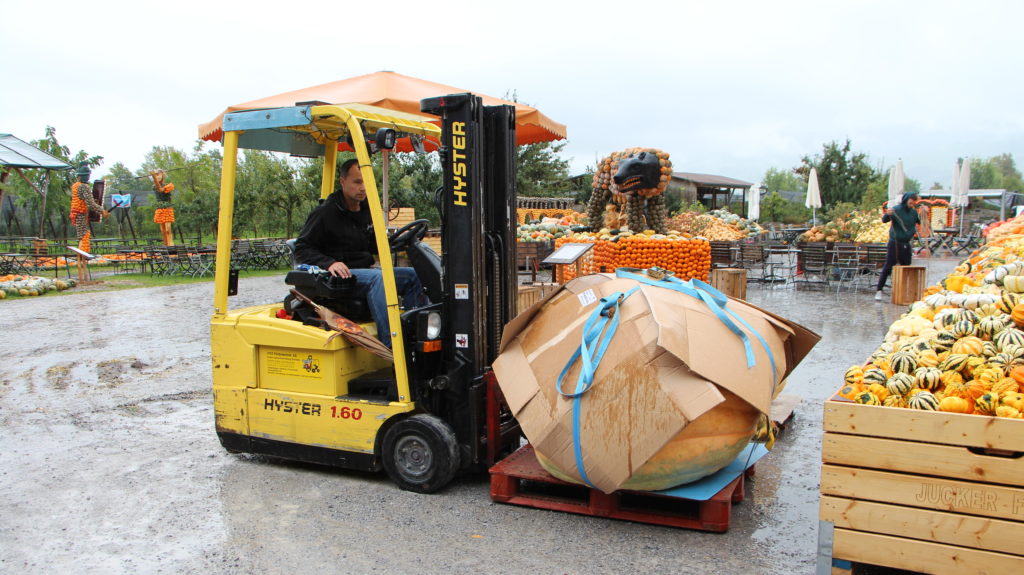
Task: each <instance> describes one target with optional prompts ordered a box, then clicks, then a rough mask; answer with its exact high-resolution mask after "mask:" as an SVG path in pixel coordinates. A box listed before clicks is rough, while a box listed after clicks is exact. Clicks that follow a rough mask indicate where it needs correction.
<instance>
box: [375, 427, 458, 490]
mask: <svg viewBox="0 0 1024 575" xmlns="http://www.w3.org/2000/svg"><path fill="white" fill-rule="evenodd" d="M383 460H384V469H385V470H386V471H387V473H388V477H390V478H391V480H392V481H394V482H395V484H396V485H398V487H400V488H402V489H405V490H406V491H415V492H416V493H433V492H435V491H437V490H438V489H441V488H442V487H444V486H445V485H448V483H449V482H450V481H451V480H452V478H453V477H455V472H456V471H457V470H458V469H459V444H458V441H457V440H456V439H455V432H454V431H452V428H451V426H449V425H448V424H447V423H445V422H444V421H442V420H441V419H440V418H438V417H435V416H433V415H429V414H425V413H420V414H417V415H413V416H412V417H409V418H406V419H403V420H402V421H399V422H398V423H396V424H394V425H393V426H391V428H390V429H388V431H387V433H385V434H384V445H383Z"/></svg>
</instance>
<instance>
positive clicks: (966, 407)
mask: <svg viewBox="0 0 1024 575" xmlns="http://www.w3.org/2000/svg"><path fill="white" fill-rule="evenodd" d="M939 411H948V412H951V413H974V400H967V399H964V398H962V397H957V396H954V395H947V396H946V397H943V398H942V401H940V402H939Z"/></svg>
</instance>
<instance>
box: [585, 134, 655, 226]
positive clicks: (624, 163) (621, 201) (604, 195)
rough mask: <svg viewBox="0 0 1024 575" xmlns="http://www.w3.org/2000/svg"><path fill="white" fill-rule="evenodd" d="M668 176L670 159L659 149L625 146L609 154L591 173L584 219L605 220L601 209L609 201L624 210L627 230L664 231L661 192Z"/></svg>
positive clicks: (591, 220)
mask: <svg viewBox="0 0 1024 575" xmlns="http://www.w3.org/2000/svg"><path fill="white" fill-rule="evenodd" d="M671 177H672V162H671V161H669V159H668V154H667V153H665V152H662V151H661V150H657V149H655V148H627V149H625V150H623V151H621V152H615V153H613V154H611V155H609V156H608V157H606V158H605V159H603V160H601V163H600V165H599V166H598V169H597V172H595V173H594V182H593V186H592V187H593V192H592V193H591V195H590V203H589V204H588V206H587V217H588V218H589V219H588V221H590V222H603V221H605V219H604V218H603V217H602V212H604V210H605V206H606V205H608V204H610V203H613V204H615V205H618V206H621V208H620V211H624V212H625V214H626V219H627V225H628V226H629V229H630V230H631V231H633V232H641V231H643V230H647V229H651V230H654V231H656V232H658V233H660V234H663V233H666V232H667V231H668V228H667V223H668V210H667V209H666V208H665V197H664V192H665V189H666V188H667V187H668V182H669V180H670V179H671ZM592 225H594V224H592ZM595 227H596V225H595Z"/></svg>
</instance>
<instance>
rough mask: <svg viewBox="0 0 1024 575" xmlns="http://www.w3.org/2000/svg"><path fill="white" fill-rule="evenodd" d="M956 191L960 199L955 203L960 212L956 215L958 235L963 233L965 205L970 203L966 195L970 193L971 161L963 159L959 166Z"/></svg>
mask: <svg viewBox="0 0 1024 575" xmlns="http://www.w3.org/2000/svg"><path fill="white" fill-rule="evenodd" d="M958 176H959V181H958V184H959V186H958V191H959V192H960V198H959V201H958V202H957V207H959V208H960V212H959V213H958V214H957V216H958V218H959V220H960V235H963V233H964V212H966V211H967V204H969V203H970V201H971V200H970V197H969V196H968V195H967V194H968V192H970V191H971V159H970V158H964V163H963V165H962V166H960V173H959V174H958Z"/></svg>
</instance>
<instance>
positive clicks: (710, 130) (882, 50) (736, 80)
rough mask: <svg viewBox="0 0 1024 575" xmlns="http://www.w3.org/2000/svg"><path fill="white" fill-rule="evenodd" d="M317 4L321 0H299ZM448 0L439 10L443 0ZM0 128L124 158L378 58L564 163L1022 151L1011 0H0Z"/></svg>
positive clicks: (1023, 7) (741, 161)
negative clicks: (526, 111) (849, 151)
mask: <svg viewBox="0 0 1024 575" xmlns="http://www.w3.org/2000/svg"><path fill="white" fill-rule="evenodd" d="M318 4H323V5H322V6H318ZM444 10H447V11H444ZM0 14H2V18H0V78H2V80H0V82H2V88H0V132H10V133H13V134H14V135H16V136H17V137H19V138H21V139H23V140H33V139H39V138H42V137H43V135H44V132H45V128H46V126H48V125H49V126H53V127H54V128H56V130H57V137H58V139H59V140H60V141H61V142H62V143H63V144H65V145H67V146H69V147H70V148H71V149H72V150H73V151H77V150H79V149H84V150H86V151H88V152H89V153H91V154H99V155H102V156H104V157H105V158H106V159H105V161H104V164H103V165H102V166H101V167H100V169H99V170H98V172H96V174H97V175H98V176H102V175H103V174H104V173H105V170H106V169H107V168H109V167H110V166H112V165H113V164H114V163H115V162H123V163H124V164H126V165H127V166H128V167H129V168H130V169H133V170H134V169H137V168H139V167H140V164H141V162H142V160H143V157H144V156H145V154H146V153H147V152H148V151H149V150H150V149H151V148H152V147H153V146H155V145H163V146H174V147H177V148H183V149H188V150H190V149H191V148H192V146H193V145H194V143H195V140H196V139H197V126H198V124H200V123H202V122H205V121H208V120H211V119H213V118H214V117H215V116H216V115H217V114H219V113H220V112H221V111H222V110H223V109H224V108H226V107H227V106H228V105H231V104H237V103H241V102H245V101H248V100H253V99H256V98H260V97H264V96H269V95H272V94H277V93H280V92H284V91H289V90H294V89H298V88H303V87H306V86H312V85H316V84H322V83H326V82H330V81H334V80H339V79H343V78H348V77H352V76H358V75H362V74H367V73H371V72H375V71H379V70H392V71H395V72H399V73H402V74H406V75H409V76H415V77H419V78H424V79H429V80H432V81H435V82H440V83H444V84H449V85H453V86H457V87H461V88H465V89H468V90H471V91H476V92H479V93H483V94H489V95H492V96H498V97H501V96H503V95H504V94H506V93H510V92H511V91H515V92H516V93H517V94H518V96H519V99H520V101H522V102H525V103H528V104H531V105H534V106H537V107H538V108H540V110H541V111H543V112H544V113H545V114H547V115H548V116H549V117H551V118H553V119H555V120H556V121H559V122H562V123H564V124H566V125H567V126H568V132H569V138H568V140H569V141H568V145H567V146H566V148H565V152H566V157H567V158H568V159H570V160H571V165H572V169H573V171H577V172H578V171H582V170H583V169H585V168H586V167H587V166H588V165H593V164H594V163H595V160H596V159H599V158H601V157H604V156H605V155H607V154H609V153H610V152H613V151H617V150H620V149H623V148H627V147H633V146H651V147H657V148H661V149H663V150H665V151H667V152H669V153H670V154H671V157H672V161H673V164H674V168H675V170H676V171H687V172H702V173H710V174H719V175H725V176H730V177H734V178H739V179H743V180H747V181H750V182H757V181H760V180H761V178H762V177H763V175H764V173H765V170H767V169H768V168H772V167H774V168H780V169H788V168H792V167H794V166H796V165H798V164H799V162H800V158H801V157H802V156H803V155H808V154H809V155H814V154H818V153H820V152H821V149H822V145H823V144H824V143H826V142H829V141H832V140H838V141H843V140H844V139H846V138H850V139H851V140H852V142H853V147H854V149H855V150H856V151H859V152H864V153H867V154H868V155H869V158H870V161H871V163H872V165H874V166H883V167H886V168H887V167H888V166H891V165H892V164H893V163H894V162H895V161H896V160H897V159H898V158H902V159H903V161H904V166H905V171H906V173H907V176H908V177H910V178H915V179H917V180H918V181H920V182H921V184H922V185H923V186H924V187H926V188H927V187H930V186H931V184H932V183H933V182H936V181H938V182H941V183H942V184H944V185H948V180H949V179H950V177H951V174H952V168H953V163H954V162H955V160H956V159H957V158H958V157H963V156H970V157H977V158H988V157H991V156H994V155H998V154H1002V153H1011V154H1013V155H1014V158H1015V159H1016V160H1017V162H1018V168H1020V167H1022V166H1021V162H1022V154H1024V106H1022V105H1021V102H1022V100H1024V89H1022V88H1024V77H1022V74H1024V42H1022V40H1021V30H1022V26H1024V2H1019V1H985V0H980V1H979V0H975V1H972V2H944V1H921V2H899V1H896V0H889V1H880V2H874V1H858V2H823V1H808V2H795V1H778V0H772V1H750V2H729V1H714V2H712V1H708V2H691V1H683V2H657V1H650V0H649V1H647V2H623V1H619V2H602V1H591V2H557V1H552V0H548V1H546V2H534V1H532V0H517V1H515V2H509V3H498V2H486V1H479V2H461V1H455V0H448V1H445V2H424V1H422V0H419V1H416V2H407V1H404V0H392V1H382V2H365V1H360V2H346V1H335V2H329V3H327V2H324V3H318V2H267V1H262V0H251V1H248V2H227V1H225V2H221V1H217V0H206V1H203V2H198V1H193V0H176V1H173V2H163V3H159V4H157V3H151V2H140V1H131V2H121V1H114V0H93V1H92V2H87V3H82V2H69V1H65V0H48V1H47V2H30V1H15V0H5V1H4V2H3V5H2V10H0Z"/></svg>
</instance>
